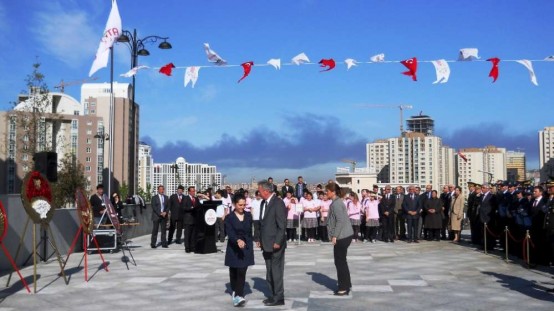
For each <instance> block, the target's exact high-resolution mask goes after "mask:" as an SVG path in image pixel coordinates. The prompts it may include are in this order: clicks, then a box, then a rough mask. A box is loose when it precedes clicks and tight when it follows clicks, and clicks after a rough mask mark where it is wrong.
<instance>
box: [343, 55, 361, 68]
mask: <svg viewBox="0 0 554 311" xmlns="http://www.w3.org/2000/svg"><path fill="white" fill-rule="evenodd" d="M344 63H345V64H346V68H347V69H348V70H350V68H351V67H352V66H358V62H357V61H356V60H355V59H353V58H347V59H345V60H344Z"/></svg>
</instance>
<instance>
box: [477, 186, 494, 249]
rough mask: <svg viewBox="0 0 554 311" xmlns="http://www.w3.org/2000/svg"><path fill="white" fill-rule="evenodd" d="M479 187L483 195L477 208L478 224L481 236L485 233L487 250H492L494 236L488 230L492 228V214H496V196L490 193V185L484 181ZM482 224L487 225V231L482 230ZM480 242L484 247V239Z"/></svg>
mask: <svg viewBox="0 0 554 311" xmlns="http://www.w3.org/2000/svg"><path fill="white" fill-rule="evenodd" d="M481 189H482V192H483V195H482V197H481V202H480V204H479V207H478V208H477V209H478V213H479V221H480V224H479V225H480V226H481V228H480V230H481V232H482V234H481V236H482V237H484V236H485V234H486V235H487V245H486V247H487V250H492V249H493V248H494V246H495V245H496V238H494V237H493V236H492V235H491V234H490V233H489V232H488V231H490V230H494V215H495V214H496V209H497V203H496V196H495V195H493V194H492V193H491V191H490V185H488V184H486V183H485V184H483V186H481ZM484 224H487V227H489V229H488V230H487V232H485V231H484V230H485V229H484ZM481 243H482V245H483V247H485V244H484V241H483V242H481Z"/></svg>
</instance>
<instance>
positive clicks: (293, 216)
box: [283, 198, 298, 219]
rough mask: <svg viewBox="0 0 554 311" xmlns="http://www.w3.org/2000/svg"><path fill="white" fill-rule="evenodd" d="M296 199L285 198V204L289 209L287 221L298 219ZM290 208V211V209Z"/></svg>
mask: <svg viewBox="0 0 554 311" xmlns="http://www.w3.org/2000/svg"><path fill="white" fill-rule="evenodd" d="M293 202H296V198H292V199H289V198H284V199H283V203H285V206H286V207H287V209H288V213H287V219H298V214H297V213H296V203H293ZM289 208H290V209H289Z"/></svg>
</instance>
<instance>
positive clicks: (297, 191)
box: [294, 176, 308, 200]
mask: <svg viewBox="0 0 554 311" xmlns="http://www.w3.org/2000/svg"><path fill="white" fill-rule="evenodd" d="M306 191H308V188H307V186H306V184H305V183H304V178H302V176H298V182H297V183H296V186H294V196H295V197H296V199H298V200H300V199H302V198H303V197H304V192H306Z"/></svg>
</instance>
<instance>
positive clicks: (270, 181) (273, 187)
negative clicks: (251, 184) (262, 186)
mask: <svg viewBox="0 0 554 311" xmlns="http://www.w3.org/2000/svg"><path fill="white" fill-rule="evenodd" d="M267 182H269V183H270V184H271V188H272V189H273V192H274V193H276V194H278V193H279V192H278V191H277V185H276V184H274V183H273V177H269V178H268V179H267Z"/></svg>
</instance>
